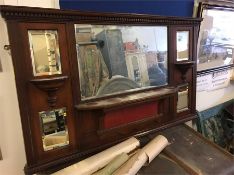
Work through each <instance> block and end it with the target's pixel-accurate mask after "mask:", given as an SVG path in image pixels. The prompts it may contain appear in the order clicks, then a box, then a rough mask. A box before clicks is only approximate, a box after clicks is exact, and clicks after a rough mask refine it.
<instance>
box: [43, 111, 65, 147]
mask: <svg viewBox="0 0 234 175" xmlns="http://www.w3.org/2000/svg"><path fill="white" fill-rule="evenodd" d="M39 117H40V121H41V135H42V142H43V148H44V151H48V150H52V149H55V148H58V147H62V146H65V145H68V144H69V138H68V131H67V124H66V108H60V109H55V110H50V111H42V112H39Z"/></svg>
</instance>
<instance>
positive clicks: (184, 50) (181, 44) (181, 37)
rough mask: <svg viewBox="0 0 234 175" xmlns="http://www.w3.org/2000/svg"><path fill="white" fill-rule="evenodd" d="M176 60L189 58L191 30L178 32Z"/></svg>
mask: <svg viewBox="0 0 234 175" xmlns="http://www.w3.org/2000/svg"><path fill="white" fill-rule="evenodd" d="M176 48H177V59H176V61H185V60H189V31H177V32H176Z"/></svg>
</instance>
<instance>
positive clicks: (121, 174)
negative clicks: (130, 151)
mask: <svg viewBox="0 0 234 175" xmlns="http://www.w3.org/2000/svg"><path fill="white" fill-rule="evenodd" d="M167 145H168V140H167V138H166V137H164V136H162V135H158V136H157V137H155V138H154V139H153V140H152V141H150V142H149V143H148V144H147V145H146V146H144V147H143V148H142V149H140V150H139V151H138V152H137V153H136V154H135V155H134V156H133V157H131V158H130V159H129V160H128V161H127V162H126V163H125V164H123V165H122V166H121V167H120V168H119V169H118V170H116V171H115V172H114V175H135V174H136V173H137V172H138V171H139V170H140V168H141V167H142V166H143V165H145V164H149V163H150V162H151V161H152V160H153V159H154V158H155V157H156V156H157V155H158V154H159V153H160V152H161V151H162V150H163V149H164V148H165V147H166V146H167Z"/></svg>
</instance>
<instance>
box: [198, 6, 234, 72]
mask: <svg viewBox="0 0 234 175" xmlns="http://www.w3.org/2000/svg"><path fill="white" fill-rule="evenodd" d="M211 6H212V7H210V6H207V7H206V6H205V4H204V8H202V14H201V16H199V17H202V18H203V20H202V22H201V26H200V32H199V38H198V45H197V48H198V61H197V63H198V65H197V70H198V71H203V70H207V69H213V68H219V67H221V66H228V65H234V33H233V27H234V23H233V19H234V9H233V7H232V8H225V7H220V6H218V7H217V6H215V5H211Z"/></svg>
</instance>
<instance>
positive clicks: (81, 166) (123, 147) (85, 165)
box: [53, 137, 140, 175]
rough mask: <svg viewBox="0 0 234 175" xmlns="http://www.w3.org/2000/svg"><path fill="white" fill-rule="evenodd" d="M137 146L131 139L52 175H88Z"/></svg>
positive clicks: (138, 144)
mask: <svg viewBox="0 0 234 175" xmlns="http://www.w3.org/2000/svg"><path fill="white" fill-rule="evenodd" d="M139 146H140V142H139V141H138V140H137V139H136V138H134V137H132V138H130V139H128V140H126V141H124V142H121V143H119V144H117V145H115V146H113V147H111V148H109V149H106V150H104V151H102V152H100V153H98V154H96V155H94V156H91V157H89V158H87V159H84V160H82V161H80V162H78V163H76V164H73V165H71V166H69V167H67V168H64V169H62V170H60V171H58V172H56V173H54V174H53V175H90V174H92V173H94V172H96V171H98V170H99V169H101V168H103V167H104V166H106V165H107V164H108V163H109V162H110V161H111V160H112V159H113V158H115V157H116V156H117V155H119V154H121V153H129V152H131V151H132V150H134V149H136V148H138V147H139Z"/></svg>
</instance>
